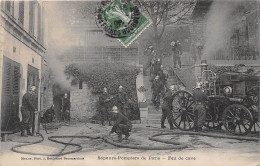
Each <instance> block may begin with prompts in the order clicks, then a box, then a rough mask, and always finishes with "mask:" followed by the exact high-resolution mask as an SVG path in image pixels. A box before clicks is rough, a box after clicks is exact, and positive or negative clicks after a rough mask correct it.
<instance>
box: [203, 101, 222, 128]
mask: <svg viewBox="0 0 260 166" xmlns="http://www.w3.org/2000/svg"><path fill="white" fill-rule="evenodd" d="M211 104H212V105H211ZM211 104H210V105H209V108H208V110H207V114H206V122H205V123H203V125H204V126H205V127H207V128H209V129H217V128H220V127H221V126H222V120H221V117H219V116H221V115H220V114H219V113H220V111H221V108H220V107H218V106H217V105H216V103H211Z"/></svg>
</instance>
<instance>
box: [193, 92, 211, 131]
mask: <svg viewBox="0 0 260 166" xmlns="http://www.w3.org/2000/svg"><path fill="white" fill-rule="evenodd" d="M207 100H209V98H208V96H207V95H206V94H205V93H203V92H202V90H201V89H195V90H194V91H193V101H194V108H193V111H194V114H195V127H197V128H201V127H202V126H203V123H204V122H205V121H206V109H205V106H204V103H205V101H207Z"/></svg>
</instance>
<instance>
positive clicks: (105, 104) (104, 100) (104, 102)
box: [99, 93, 110, 123]
mask: <svg viewBox="0 0 260 166" xmlns="http://www.w3.org/2000/svg"><path fill="white" fill-rule="evenodd" d="M109 99H110V95H109V94H108V93H103V94H102V95H100V96H99V104H100V109H99V110H100V114H101V121H102V123H104V121H106V120H108V121H110V114H109V111H108V110H109Z"/></svg>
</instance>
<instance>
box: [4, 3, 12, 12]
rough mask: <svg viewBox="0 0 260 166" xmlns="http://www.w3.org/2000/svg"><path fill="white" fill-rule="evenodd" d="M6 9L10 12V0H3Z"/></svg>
mask: <svg viewBox="0 0 260 166" xmlns="http://www.w3.org/2000/svg"><path fill="white" fill-rule="evenodd" d="M5 5H6V10H7V11H8V12H9V13H10V12H11V1H5Z"/></svg>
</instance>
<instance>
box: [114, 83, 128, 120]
mask: <svg viewBox="0 0 260 166" xmlns="http://www.w3.org/2000/svg"><path fill="white" fill-rule="evenodd" d="M117 105H118V108H119V110H120V111H121V113H122V114H124V115H125V116H127V109H128V97H127V94H126V93H125V91H124V87H123V86H122V85H120V86H119V88H118V94H117Z"/></svg>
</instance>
